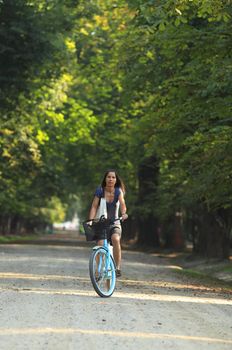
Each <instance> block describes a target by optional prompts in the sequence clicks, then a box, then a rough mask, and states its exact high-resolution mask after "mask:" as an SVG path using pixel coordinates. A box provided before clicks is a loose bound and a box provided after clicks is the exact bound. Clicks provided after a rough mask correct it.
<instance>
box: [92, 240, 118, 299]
mask: <svg viewBox="0 0 232 350" xmlns="http://www.w3.org/2000/svg"><path fill="white" fill-rule="evenodd" d="M89 274H90V279H91V282H92V284H93V287H94V289H95V291H96V292H97V294H98V295H99V296H100V297H110V296H111V295H112V294H113V292H114V290H115V286H116V273H115V262H114V259H113V257H112V256H111V255H108V252H107V250H106V249H104V248H102V247H99V248H97V249H95V250H93V251H92V254H91V255H90V259H89Z"/></svg>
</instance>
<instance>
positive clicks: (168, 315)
mask: <svg viewBox="0 0 232 350" xmlns="http://www.w3.org/2000/svg"><path fill="white" fill-rule="evenodd" d="M90 247H91V245H90V246H86V244H83V243H82V242H78V241H76V242H75V243H74V245H67V244H66V245H63V244H61V242H60V244H59V245H53V244H46V245H44V244H43V245H39V244H24V245H21V244H20V245H19V244H15V245H0V315H1V317H0V349H1V350H18V349H22V350H27V349H28V350H29V349H30V350H34V349H35V350H37V349H38V350H50V349H51V350H66V349H67V350H76V349H78V350H82V349H85V350H86V349H91V350H92V349H101V350H104V349H113V350H114V349H122V350H124V349H133V350H136V349H145V350H148V349H152V350H153V349H158V350H163V349H174V350H179V349H185V350H195V349H198V350H201V349H203V350H205V349H210V350H211V349H212V350H224V349H225V350H226V349H228V350H229V349H230V350H231V349H232V300H231V297H230V295H229V294H224V293H222V292H220V291H215V290H211V289H210V288H207V287H204V286H199V285H197V284H193V283H192V282H191V283H190V282H189V281H188V280H186V279H185V280H183V278H180V277H178V275H176V274H175V273H174V272H173V271H174V266H171V265H169V264H168V262H167V261H166V260H165V259H162V258H161V257H158V256H156V255H148V254H143V253H137V252H127V253H126V252H124V253H123V276H122V278H121V279H120V280H118V283H117V290H116V292H115V293H114V295H113V296H112V297H111V298H107V299H103V298H100V297H98V296H97V295H96V293H95V292H94V291H93V288H92V286H91V283H90V281H89V277H88V256H89V251H90Z"/></svg>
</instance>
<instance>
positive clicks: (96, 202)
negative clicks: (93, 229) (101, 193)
mask: <svg viewBox="0 0 232 350" xmlns="http://www.w3.org/2000/svg"><path fill="white" fill-rule="evenodd" d="M99 200H100V198H98V197H97V196H95V197H94V199H93V202H92V205H91V209H90V212H89V220H93V219H94V218H95V216H96V213H97V208H98V205H99Z"/></svg>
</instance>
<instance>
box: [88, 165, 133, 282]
mask: <svg viewBox="0 0 232 350" xmlns="http://www.w3.org/2000/svg"><path fill="white" fill-rule="evenodd" d="M124 194H125V186H124V183H123V181H122V180H121V179H120V177H119V176H118V174H117V172H116V171H115V170H113V169H110V170H107V171H106V173H105V175H104V177H103V180H102V183H101V186H100V187H98V188H97V189H96V191H95V195H94V199H93V202H92V205H91V209H90V212H89V220H93V219H94V218H95V216H96V213H97V209H98V206H99V203H100V199H101V198H105V200H106V207H107V219H110V220H112V225H111V226H110V230H109V239H110V241H111V243H112V245H113V256H114V260H115V262H116V275H117V277H120V276H121V243H120V240H121V235H122V227H121V224H120V221H119V220H115V218H118V217H119V216H118V211H119V207H120V212H121V215H122V221H124V220H126V219H127V217H128V215H127V213H126V211H127V208H126V203H125V199H124ZM103 239H104V237H101V236H100V237H99V239H98V241H97V244H98V245H102V244H103Z"/></svg>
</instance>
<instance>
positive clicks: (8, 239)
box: [0, 234, 38, 244]
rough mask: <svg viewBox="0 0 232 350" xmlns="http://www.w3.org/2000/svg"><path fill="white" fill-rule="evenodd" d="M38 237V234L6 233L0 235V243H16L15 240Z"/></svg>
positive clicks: (21, 240) (28, 239) (20, 240)
mask: <svg viewBox="0 0 232 350" xmlns="http://www.w3.org/2000/svg"><path fill="white" fill-rule="evenodd" d="M36 238H38V235H36V234H34V235H25V236H20V235H6V236H0V244H8V243H16V242H25V241H30V240H34V239H36Z"/></svg>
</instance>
